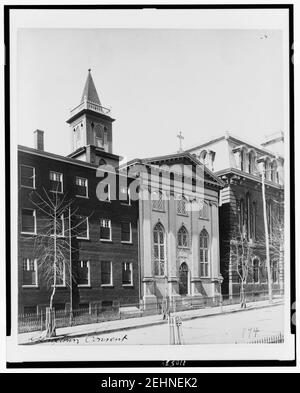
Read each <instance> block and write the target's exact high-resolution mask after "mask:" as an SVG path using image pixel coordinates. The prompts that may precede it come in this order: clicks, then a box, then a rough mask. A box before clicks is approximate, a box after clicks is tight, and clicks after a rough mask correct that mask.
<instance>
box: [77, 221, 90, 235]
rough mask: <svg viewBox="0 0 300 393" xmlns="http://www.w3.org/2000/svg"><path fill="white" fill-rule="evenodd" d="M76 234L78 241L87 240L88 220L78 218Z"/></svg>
mask: <svg viewBox="0 0 300 393" xmlns="http://www.w3.org/2000/svg"><path fill="white" fill-rule="evenodd" d="M76 233H77V238H78V239H89V218H88V217H83V216H80V217H79V223H78V224H77V226H76Z"/></svg>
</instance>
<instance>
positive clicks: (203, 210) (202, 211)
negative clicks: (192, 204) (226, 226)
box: [199, 200, 209, 220]
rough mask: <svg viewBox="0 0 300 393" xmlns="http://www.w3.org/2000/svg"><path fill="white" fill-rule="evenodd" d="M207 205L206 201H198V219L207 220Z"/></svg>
mask: <svg viewBox="0 0 300 393" xmlns="http://www.w3.org/2000/svg"><path fill="white" fill-rule="evenodd" d="M208 207H209V205H208V203H207V202H206V201H204V200H200V201H199V218H203V219H206V220H207V219H208V216H209V209H208Z"/></svg>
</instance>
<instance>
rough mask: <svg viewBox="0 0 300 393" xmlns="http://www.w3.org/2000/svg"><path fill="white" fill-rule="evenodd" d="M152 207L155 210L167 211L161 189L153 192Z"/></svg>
mask: <svg viewBox="0 0 300 393" xmlns="http://www.w3.org/2000/svg"><path fill="white" fill-rule="evenodd" d="M152 208H153V209H154V210H159V211H165V202H164V198H163V193H162V192H161V191H154V192H153V193H152Z"/></svg>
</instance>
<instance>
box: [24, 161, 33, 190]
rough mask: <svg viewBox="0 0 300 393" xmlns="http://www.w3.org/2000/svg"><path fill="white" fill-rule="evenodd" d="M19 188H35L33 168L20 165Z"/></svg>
mask: <svg viewBox="0 0 300 393" xmlns="http://www.w3.org/2000/svg"><path fill="white" fill-rule="evenodd" d="M21 186H22V187H27V188H35V168H33V167H31V166H27V165H21Z"/></svg>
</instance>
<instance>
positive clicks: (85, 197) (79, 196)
mask: <svg viewBox="0 0 300 393" xmlns="http://www.w3.org/2000/svg"><path fill="white" fill-rule="evenodd" d="M75 197H76V198H82V199H89V196H88V195H75Z"/></svg>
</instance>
